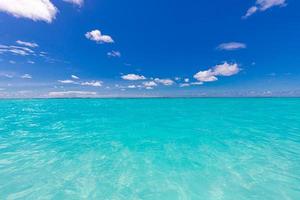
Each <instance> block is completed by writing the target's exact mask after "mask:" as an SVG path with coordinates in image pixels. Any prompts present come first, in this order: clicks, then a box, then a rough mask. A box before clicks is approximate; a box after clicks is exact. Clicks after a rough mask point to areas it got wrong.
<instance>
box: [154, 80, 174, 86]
mask: <svg viewBox="0 0 300 200" xmlns="http://www.w3.org/2000/svg"><path fill="white" fill-rule="evenodd" d="M154 81H155V82H157V83H161V84H163V85H166V86H170V85H173V84H174V81H173V80H171V79H159V78H155V79H154Z"/></svg>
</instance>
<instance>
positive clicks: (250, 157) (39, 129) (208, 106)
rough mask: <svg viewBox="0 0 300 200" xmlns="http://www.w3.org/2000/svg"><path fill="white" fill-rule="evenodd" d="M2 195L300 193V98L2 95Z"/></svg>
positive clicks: (206, 199)
mask: <svg viewBox="0 0 300 200" xmlns="http://www.w3.org/2000/svg"><path fill="white" fill-rule="evenodd" d="M0 199H22V200H23V199H101V200H102V199H107V200H111V199H126V200H129V199H149V200H157V199H162V200H176V199H184V200H186V199H200V200H201V199H203V200H210V199H213V200H221V199H226V200H235V199H237V200H244V199H245V200H248V199H249V200H250V199H251V200H253V199H255V200H277V199H278V200H283V199H288V200H290V199H292V200H298V199H300V99H296V98H293V99H292V98H291V99H288V98H286V99H285V98H277V99H276V98H274V99H255V98H249V99H238V98H236V99H231V98H218V99H52V100H1V101H0Z"/></svg>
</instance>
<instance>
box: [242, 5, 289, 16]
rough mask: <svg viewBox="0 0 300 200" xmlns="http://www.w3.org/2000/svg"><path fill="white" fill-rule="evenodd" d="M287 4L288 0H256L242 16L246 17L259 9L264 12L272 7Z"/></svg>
mask: <svg viewBox="0 0 300 200" xmlns="http://www.w3.org/2000/svg"><path fill="white" fill-rule="evenodd" d="M286 5H287V4H286V0H256V3H255V5H254V6H251V7H250V8H249V9H248V10H247V12H246V14H245V15H244V16H243V17H242V18H243V19H246V18H248V17H250V16H251V15H253V14H254V13H256V12H258V11H260V12H264V11H266V10H268V9H270V8H272V7H276V6H278V7H284V6H286Z"/></svg>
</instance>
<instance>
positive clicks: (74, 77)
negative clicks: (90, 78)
mask: <svg viewBox="0 0 300 200" xmlns="http://www.w3.org/2000/svg"><path fill="white" fill-rule="evenodd" d="M71 78H72V79H76V80H78V79H79V77H78V76H76V75H71Z"/></svg>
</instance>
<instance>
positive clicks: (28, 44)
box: [16, 40, 39, 48]
mask: <svg viewBox="0 0 300 200" xmlns="http://www.w3.org/2000/svg"><path fill="white" fill-rule="evenodd" d="M16 43H17V44H19V45H23V46H26V47H31V48H36V47H38V46H39V45H38V44H37V43H34V42H24V41H22V40H17V41H16Z"/></svg>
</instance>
